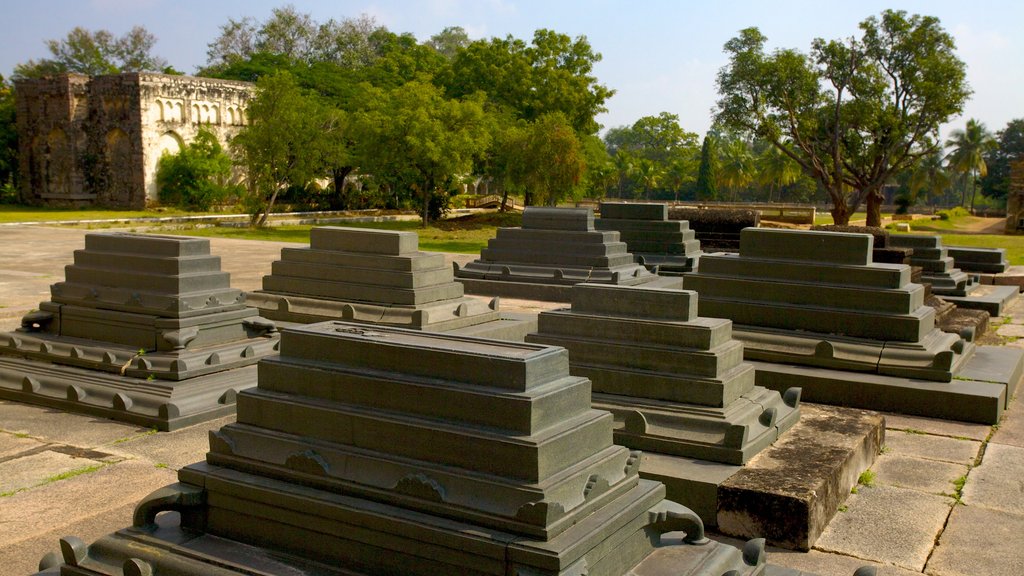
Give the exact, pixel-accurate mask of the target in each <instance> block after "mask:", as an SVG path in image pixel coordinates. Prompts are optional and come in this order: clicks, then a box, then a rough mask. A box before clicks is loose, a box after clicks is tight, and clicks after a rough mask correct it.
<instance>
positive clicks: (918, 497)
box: [815, 486, 953, 572]
mask: <svg viewBox="0 0 1024 576" xmlns="http://www.w3.org/2000/svg"><path fill="white" fill-rule="evenodd" d="M952 506H953V500H952V499H951V498H948V497H945V496H935V495H933V494H925V493H923V492H918V491H916V490H909V489H906V488H894V487H892V486H873V487H861V488H860V489H859V490H858V491H857V493H856V494H851V495H850V498H849V500H847V502H846V511H845V512H840V513H838V514H836V516H835V518H833V519H832V522H831V523H830V524H829V525H828V527H827V528H825V531H824V532H823V533H822V535H821V538H819V539H818V542H817V544H816V545H815V547H816V548H817V549H819V550H821V551H823V552H836V553H839V554H845V555H847V556H855V557H858V558H871V559H873V560H876V561H879V562H886V563H890V564H895V565H896V566H900V567H902V568H906V569H909V570H916V571H918V572H920V571H922V570H923V569H924V566H925V562H927V560H928V555H929V554H930V553H931V551H932V547H933V546H934V544H935V539H936V538H937V537H938V536H939V534H940V533H941V532H942V529H943V527H944V526H945V523H946V518H947V517H948V516H949V510H950V508H951V507H952ZM894 510H913V513H908V514H894V513H893V511H894ZM866 526H869V527H870V528H869V529H865V527H866Z"/></svg>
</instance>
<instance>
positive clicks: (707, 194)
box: [695, 133, 718, 200]
mask: <svg viewBox="0 0 1024 576" xmlns="http://www.w3.org/2000/svg"><path fill="white" fill-rule="evenodd" d="M715 140H716V137H715V135H714V134H711V133H708V134H706V135H705V136H704V143H703V144H702V145H701V147H700V168H699V169H698V170H697V185H696V189H695V191H696V194H697V199H698V200H716V199H717V198H718V150H717V149H716V146H715Z"/></svg>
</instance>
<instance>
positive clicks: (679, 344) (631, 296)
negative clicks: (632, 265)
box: [527, 284, 800, 464]
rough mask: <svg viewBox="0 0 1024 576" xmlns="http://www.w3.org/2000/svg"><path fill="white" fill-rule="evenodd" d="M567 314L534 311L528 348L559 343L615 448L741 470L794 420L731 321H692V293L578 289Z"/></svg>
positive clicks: (795, 399) (793, 406)
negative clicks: (611, 430) (761, 382)
mask: <svg viewBox="0 0 1024 576" xmlns="http://www.w3.org/2000/svg"><path fill="white" fill-rule="evenodd" d="M572 290H573V302H572V308H571V309H567V310H552V311H548V312H542V313H541V314H540V316H539V318H538V323H537V325H538V331H537V333H535V334H531V335H529V336H527V341H528V342H536V343H541V344H549V345H555V346H563V347H565V348H566V349H567V350H568V351H569V360H570V365H571V371H572V372H573V373H574V374H577V375H581V376H585V377H587V378H589V379H590V380H591V381H592V382H593V387H594V405H595V406H597V407H599V408H601V409H603V410H608V411H610V412H612V414H614V415H615V420H616V431H615V439H616V442H619V443H620V444H623V445H625V446H629V447H631V448H637V449H642V450H645V451H654V452H660V453H664V454H672V455H676V456H686V457H692V458H700V459H704V460H713V461H716V462H722V463H727V464H743V463H744V462H746V461H747V460H749V459H750V458H751V457H752V456H753V455H754V454H756V453H757V452H758V451H759V450H761V449H763V448H764V447H765V446H767V445H769V444H771V443H772V442H774V441H775V439H776V438H778V437H779V434H782V433H783V432H785V430H787V429H788V428H789V427H791V426H792V425H793V424H795V423H796V421H797V420H798V419H799V398H800V393H799V390H792V391H787V392H786V395H785V398H783V397H781V396H780V395H779V393H778V392H769V391H767V390H764V389H760V388H755V387H754V386H753V377H754V374H753V371H752V370H751V369H750V368H749V367H748V366H747V365H745V364H743V349H742V345H740V344H739V342H737V341H735V340H733V339H732V338H731V334H730V328H731V324H730V323H729V322H728V321H725V320H720V319H716V318H701V317H698V316H696V314H695V312H696V308H697V294H696V293H694V292H689V291H680V290H654V289H648V288H644V287H619V286H601V285H596V284H578V285H576V286H574V287H573V289H572Z"/></svg>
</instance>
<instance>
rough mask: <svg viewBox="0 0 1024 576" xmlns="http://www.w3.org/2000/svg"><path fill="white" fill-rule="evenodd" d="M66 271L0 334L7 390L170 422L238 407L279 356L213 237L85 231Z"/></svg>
mask: <svg viewBox="0 0 1024 576" xmlns="http://www.w3.org/2000/svg"><path fill="white" fill-rule="evenodd" d="M65 272H66V279H65V281H64V282H58V283H56V284H54V285H53V286H52V287H51V290H50V291H51V300H50V301H49V302H43V303H42V304H40V306H39V310H38V311H36V312H31V313H29V314H27V315H26V316H25V317H24V318H23V320H22V327H21V328H20V329H19V330H17V331H15V332H10V333H6V334H2V335H0V398H6V399H11V400H18V401H22V402H29V403H33V404H42V405H45V406H51V407H54V408H59V409H62V410H69V411H75V412H83V413H87V414H95V415H99V416H104V417H107V418H113V419H116V420H123V421H127V422H132V423H136V424H143V425H146V426H153V427H156V428H159V429H160V430H171V429H174V428H177V427H181V426H186V425H188V424H192V423H195V422H198V421H202V420H206V419H210V418H214V417H217V416H221V415H224V414H228V413H231V412H233V411H234V401H235V395H236V393H237V392H238V391H239V390H241V389H243V388H246V387H248V386H251V385H252V378H253V376H254V374H255V366H254V364H255V363H256V362H257V360H259V359H260V358H262V357H264V356H267V355H270V354H275V353H276V352H277V344H278V334H277V329H276V327H275V325H274V323H273V322H271V321H269V320H264V319H263V318H260V317H259V315H258V314H257V313H256V311H255V310H252V309H250V308H247V307H246V306H245V301H244V300H245V299H244V295H243V294H242V292H241V291H240V290H236V289H233V288H231V287H230V285H229V278H228V274H227V273H226V272H221V271H220V259H219V258H217V257H215V256H211V255H210V244H209V241H208V240H203V239H196V238H182V237H166V236H151V235H144V234H124V233H114V234H110V233H107V234H89V235H87V236H86V238H85V249H84V250H78V251H76V252H75V256H74V264H72V265H69V266H67V268H66V270H65Z"/></svg>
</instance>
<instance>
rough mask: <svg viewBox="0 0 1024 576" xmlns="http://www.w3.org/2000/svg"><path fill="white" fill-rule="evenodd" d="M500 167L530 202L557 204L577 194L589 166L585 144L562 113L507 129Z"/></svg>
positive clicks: (499, 148) (500, 145)
mask: <svg viewBox="0 0 1024 576" xmlns="http://www.w3.org/2000/svg"><path fill="white" fill-rule="evenodd" d="M494 163H495V166H496V171H497V172H498V174H500V175H501V177H502V181H503V183H504V184H505V186H506V187H508V188H511V189H512V190H516V191H522V192H523V193H524V194H525V196H526V204H527V205H546V206H555V205H557V204H558V203H559V202H560V201H562V200H565V199H567V198H570V197H577V195H578V193H579V192H580V189H579V188H578V185H579V184H580V181H581V179H582V177H583V173H584V171H585V170H586V160H585V158H584V154H583V148H582V146H581V144H580V141H579V139H578V138H577V137H576V133H575V132H574V131H573V129H572V126H570V125H569V122H568V121H567V120H566V118H565V116H563V115H562V114H561V113H555V114H546V115H544V116H541V117H540V118H538V119H537V120H536V121H534V122H521V123H520V124H519V125H518V126H515V127H511V128H509V129H507V130H506V131H505V132H504V134H502V137H501V139H500V141H499V142H498V144H497V151H496V153H495V160H494Z"/></svg>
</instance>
